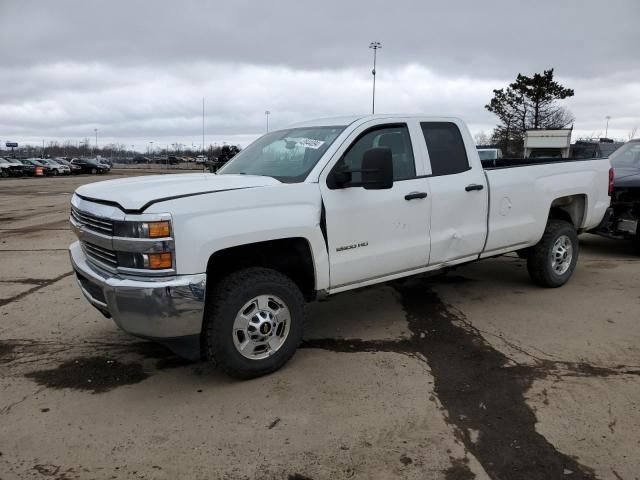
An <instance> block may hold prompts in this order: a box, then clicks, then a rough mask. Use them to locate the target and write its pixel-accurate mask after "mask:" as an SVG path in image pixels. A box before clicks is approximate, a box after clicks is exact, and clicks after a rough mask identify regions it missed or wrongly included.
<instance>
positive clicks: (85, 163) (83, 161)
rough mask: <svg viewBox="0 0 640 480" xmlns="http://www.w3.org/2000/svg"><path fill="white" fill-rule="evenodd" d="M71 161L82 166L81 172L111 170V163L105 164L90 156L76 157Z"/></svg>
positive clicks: (93, 172) (94, 172)
mask: <svg viewBox="0 0 640 480" xmlns="http://www.w3.org/2000/svg"><path fill="white" fill-rule="evenodd" d="M71 163H73V164H75V165H77V166H79V167H80V172H81V173H92V174H94V175H95V174H97V173H107V172H108V171H109V170H110V167H109V165H104V164H102V163H100V162H98V161H96V160H94V159H89V158H74V159H73V160H71Z"/></svg>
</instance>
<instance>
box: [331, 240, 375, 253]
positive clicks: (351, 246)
mask: <svg viewBox="0 0 640 480" xmlns="http://www.w3.org/2000/svg"><path fill="white" fill-rule="evenodd" d="M367 245H369V242H361V243H354V244H353V245H345V246H344V247H338V248H336V252H342V251H343V250H351V249H352V248H360V247H366V246H367Z"/></svg>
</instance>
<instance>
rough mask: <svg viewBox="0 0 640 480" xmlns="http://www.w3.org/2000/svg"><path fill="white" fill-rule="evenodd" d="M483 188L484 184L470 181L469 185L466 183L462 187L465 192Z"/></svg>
mask: <svg viewBox="0 0 640 480" xmlns="http://www.w3.org/2000/svg"><path fill="white" fill-rule="evenodd" d="M483 188H484V185H478V184H475V183H472V184H471V185H467V186H466V187H465V188H464V189H465V190H466V191H467V192H472V191H474V190H482V189H483Z"/></svg>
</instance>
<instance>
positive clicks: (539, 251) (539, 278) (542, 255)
mask: <svg viewBox="0 0 640 480" xmlns="http://www.w3.org/2000/svg"><path fill="white" fill-rule="evenodd" d="M563 236H565V237H567V239H568V241H569V242H570V245H571V260H570V263H569V266H568V268H567V270H566V271H565V272H564V273H562V274H560V273H558V272H557V271H555V270H554V268H553V267H552V265H553V257H554V245H555V243H556V241H558V240H559V239H560V238H561V237H563ZM579 252H580V244H579V242H578V235H577V233H576V230H575V228H574V227H573V225H572V224H571V223H569V222H566V221H564V220H555V219H549V221H548V222H547V226H546V228H545V230H544V235H542V239H540V241H539V242H538V243H537V244H536V245H535V246H533V247H531V249H530V251H529V256H528V257H527V270H528V271H529V276H530V277H531V279H532V280H533V281H534V282H535V283H537V284H538V285H541V286H543V287H549V288H557V287H561V286H562V285H564V284H565V283H567V281H568V280H569V279H570V278H571V275H573V271H574V270H575V268H576V263H577V261H578V255H579Z"/></svg>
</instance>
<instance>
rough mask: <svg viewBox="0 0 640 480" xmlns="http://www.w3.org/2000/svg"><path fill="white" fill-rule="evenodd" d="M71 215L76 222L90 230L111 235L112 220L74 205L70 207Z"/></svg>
mask: <svg viewBox="0 0 640 480" xmlns="http://www.w3.org/2000/svg"><path fill="white" fill-rule="evenodd" d="M71 216H72V217H73V219H74V220H75V221H76V222H78V223H80V224H82V225H83V226H85V227H86V228H88V229H90V230H93V231H96V232H98V233H104V234H107V235H113V220H110V219H108V218H104V217H98V216H97V215H93V214H91V213H88V212H83V211H82V210H78V209H77V208H75V207H74V206H72V207H71Z"/></svg>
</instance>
